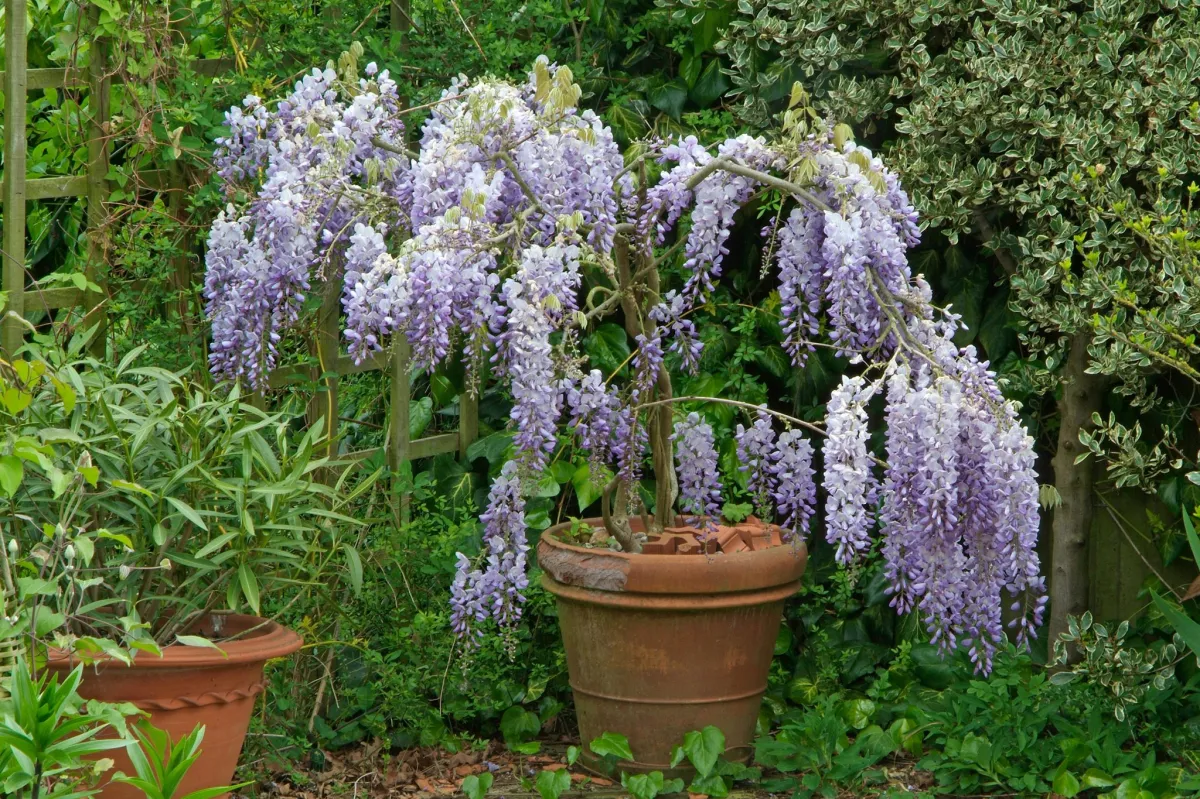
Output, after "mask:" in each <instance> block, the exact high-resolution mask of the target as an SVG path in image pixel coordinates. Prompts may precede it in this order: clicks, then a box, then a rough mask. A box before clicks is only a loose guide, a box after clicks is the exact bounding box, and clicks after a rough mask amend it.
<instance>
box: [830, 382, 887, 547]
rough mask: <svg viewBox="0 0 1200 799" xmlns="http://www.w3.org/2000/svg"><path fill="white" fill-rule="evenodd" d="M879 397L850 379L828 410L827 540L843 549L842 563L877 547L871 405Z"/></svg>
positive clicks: (872, 389) (842, 385)
mask: <svg viewBox="0 0 1200 799" xmlns="http://www.w3.org/2000/svg"><path fill="white" fill-rule="evenodd" d="M874 393H875V389H874V387H873V386H871V385H868V384H867V383H866V381H865V380H863V378H861V377H849V376H846V377H843V378H842V382H841V385H839V386H838V387H837V388H836V389H834V390H833V394H831V395H830V397H829V402H828V403H826V406H825V408H826V417H825V430H826V433H827V434H828V437H827V438H826V439H825V449H824V457H825V479H824V485H825V491H826V493H827V494H828V499H827V500H826V502H825V537H826V538H827V539H828V540H829V543H831V544H834V545H836V546H837V560H838V562H839V563H849V562H850V561H851V560H852V559H854V557H855V556H856V555H858V554H860V553H863V552H865V551H866V550H867V549H868V547H870V544H871V522H872V520H871V512H870V508H871V506H873V505H874V504H875V501H876V498H877V497H876V480H875V475H874V473H873V472H872V462H871V455H870V453H869V452H868V450H867V442H868V439H869V438H870V433H869V431H868V430H867V409H866V404H867V402H868V401H870V399H871V397H872V395H873V394H874Z"/></svg>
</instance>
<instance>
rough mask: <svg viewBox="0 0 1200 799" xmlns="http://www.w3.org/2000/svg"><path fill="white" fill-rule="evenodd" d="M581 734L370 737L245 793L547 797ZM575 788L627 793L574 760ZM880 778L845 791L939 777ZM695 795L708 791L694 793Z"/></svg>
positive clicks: (737, 798) (330, 797)
mask: <svg viewBox="0 0 1200 799" xmlns="http://www.w3.org/2000/svg"><path fill="white" fill-rule="evenodd" d="M572 744H574V745H578V742H577V741H571V740H568V739H561V740H555V741H543V742H542V751H541V752H540V753H539V754H536V755H529V756H525V755H519V754H514V753H513V752H511V751H509V750H508V748H507V747H505V746H504V744H503V743H500V742H492V743H490V744H488V745H487V747H485V748H484V749H480V750H475V751H461V752H448V751H446V750H444V749H440V748H435V747H417V748H413V749H404V750H401V751H399V752H389V751H388V749H387V747H386V745H385V742H383V741H380V740H376V741H374V742H372V743H369V744H363V745H361V746H358V747H354V748H351V749H346V750H342V751H338V752H327V753H325V754H324V758H323V759H324V763H323V768H320V769H315V768H311V767H305V766H304V765H303V764H297V765H291V766H289V767H277V768H273V769H270V768H266V767H262V768H260V770H259V779H258V780H257V783H256V785H255V786H254V788H247V789H243V791H242V792H239V796H242V797H247V798H248V797H255V796H256V797H259V798H260V799H266V798H267V797H271V798H273V797H287V799H346V798H347V797H348V798H349V799H383V798H384V797H404V799H442V798H443V797H451V796H459V797H461V796H462V795H463V794H462V783H463V780H464V779H466V778H467V777H469V776H471V775H473V774H482V773H484V772H490V773H491V774H492V776H493V778H494V782H493V784H492V788H491V790H490V791H489V795H490V796H492V797H505V799H540V797H539V795H538V794H537V792H536V791H534V790H533V780H534V779H536V777H537V775H538V773H539V772H540V771H543V770H551V771H553V770H558V769H566V768H568V766H567V764H566V757H567V755H566V753H567V747H568V746H570V745H572ZM570 771H571V790H570V791H569V792H567V793H565V794H563V796H564V797H566V799H572V798H573V797H586V799H604V798H605V797H618V796H627V795H628V792H627V791H625V790H624V789H623V788H622V787H621V785H620V783H618V782H614V781H613V780H608V779H604V778H602V777H599V776H596V775H594V774H590V773H588V772H586V771H584V770H583V769H582V768H581V767H580V766H579V765H578V764H576V766H574V767H571V768H570ZM880 776H881V777H882V779H881V780H879V782H878V784H873V785H871V786H870V787H869V788H867V789H865V790H864V789H862V788H860V789H859V790H857V791H847V792H845V793H844V794H843V796H844V797H847V798H848V797H852V796H853V797H864V796H877V795H879V794H882V793H885V792H890V793H893V794H896V793H903V792H910V791H911V792H915V791H921V790H926V789H928V788H929V787H930V786H931V783H932V780H931V778H930V775H929V774H928V773H926V772H922V771H918V770H916V769H915V768H914V766H913V763H912V762H911V761H895V762H893V763H891V764H890V765H885V766H884V767H883V768H882V769H881V770H880ZM774 795H775V794H771V793H768V792H767V791H764V790H760V789H756V788H754V786H741V785H739V786H737V787H736V788H735V789H734V790H733V791H732V792H730V795H729V799H768V798H769V797H772V796H774ZM688 799H706V797H704V796H703V795H699V794H689V795H688Z"/></svg>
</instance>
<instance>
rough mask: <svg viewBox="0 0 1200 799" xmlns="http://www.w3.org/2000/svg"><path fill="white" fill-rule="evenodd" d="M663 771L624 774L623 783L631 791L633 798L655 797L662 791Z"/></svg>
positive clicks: (647, 798)
mask: <svg viewBox="0 0 1200 799" xmlns="http://www.w3.org/2000/svg"><path fill="white" fill-rule="evenodd" d="M663 783H664V780H663V773H662V772H661V771H651V772H650V773H649V774H629V775H622V777H621V785H623V786H625V789H626V790H627V791H629V795H630V796H632V797H633V799H654V797H656V796H658V795H659V793H661V792H662V789H663Z"/></svg>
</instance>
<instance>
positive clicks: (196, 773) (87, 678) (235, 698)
mask: <svg viewBox="0 0 1200 799" xmlns="http://www.w3.org/2000/svg"><path fill="white" fill-rule="evenodd" d="M221 620H222V622H223V624H222V631H221V635H223V636H233V635H236V634H238V633H240V632H244V631H246V630H250V629H252V628H255V627H257V628H258V629H257V630H255V631H254V632H251V633H249V634H247V635H246V636H245V637H244V638H239V639H237V640H234V641H228V642H225V643H221V644H219V646H220V647H221V650H222V651H223V652H224V654H222V653H221V652H217V651H216V650H213V649H205V648H197V647H191V646H181V645H178V644H176V645H172V646H168V647H164V648H163V654H162V657H161V658H159V657H155V656H154V655H151V654H147V653H145V652H138V653H137V654H136V656H135V657H134V660H133V665H132V666H126V665H125V664H124V663H121V662H120V661H116V660H113V659H111V658H106V659H103V660H101V661H99V662H98V663H97V664H96V665H95V666H86V667H85V668H84V676H83V682H82V683H81V684H80V686H79V693H80V695H81V696H83V697H84V698H85V699H98V700H101V701H104V702H129V703H132V704H134V705H136V706H137V707H138V708H140V709H141V710H144V711H147V712H148V713H149V714H150V721H151V723H152V724H154V726H156V727H158V728H160V729H163V730H166V731H167V732H168V733H170V735H171V738H172V740H179V738H181V737H183V736H184V735H186V734H188V733H189V732H191V731H192V730H193V729H194V728H195V727H196V725H197V724H203V725H204V727H205V730H204V740H203V741H202V742H201V744H200V748H201V754H200V758H199V759H198V760H197V761H196V762H195V763H194V764H193V765H192V768H191V769H190V770H189V771H188V773H187V776H186V777H185V778H184V780H183V782H182V783H181V784H180V786H179V790H178V792H177V794H176V795H178V796H183V795H185V794H188V793H190V792H192V791H196V790H199V789H201V788H212V787H215V786H218V785H229V784H231V783H232V782H233V772H234V769H236V768H237V763H238V758H239V757H240V756H241V753H242V743H243V741H244V740H245V738H246V730H247V729H248V728H249V726H250V715H251V713H252V712H253V710H254V700H255V698H256V697H257V696H258V695H259V694H260V693H262V691H263V686H264V683H263V666H264V664H266V662H267V661H268V660H271V659H273V658H280V657H285V656H287V655H290V654H292V653H293V652H295V651H296V650H297V649H299V648H300V646H301V643H302V642H301V640H300V636H298V635H296V634H295V633H294V632H292V631H291V630H289V629H288V628H286V627H283V626H281V625H279V624H276V623H275V622H273V621H266V620H264V619H260V618H257V617H255V616H241V615H229V616H222V617H221ZM260 625H261V626H260ZM199 632H203V631H199ZM214 637H215V636H214ZM77 663H78V661H73V660H72V659H70V658H68V657H65V656H60V657H57V658H56V657H54V653H51V658H50V660H49V661H48V662H47V664H46V665H47V667H48V668H49V669H51V670H52V671H57V672H60V673H62V674H65V673H68V672H70V671H71V670H72V669H73V668H75V666H76V665H77ZM103 756H104V757H111V758H112V759H113V760H115V761H116V766H115V767H114V771H116V770H120V771H124V772H125V773H126V774H128V775H133V774H134V771H133V766H132V765H131V764H130V762H129V759H128V758H127V757H126V755H125V752H124V750H115V751H113V752H105V753H103ZM100 796H101V797H102V799H145V797H144V795H143V794H142V792H141V791H139V790H137V789H135V788H132V787H130V786H127V785H120V784H112V785H109V786H108V787H106V788H104V790H102V791H101V792H100ZM226 796H228V794H226Z"/></svg>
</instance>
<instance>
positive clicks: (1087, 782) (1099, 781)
mask: <svg viewBox="0 0 1200 799" xmlns="http://www.w3.org/2000/svg"><path fill="white" fill-rule="evenodd" d="M1116 784H1117V781H1116V780H1114V779H1113V778H1112V777H1110V776H1108V775H1107V774H1105V773H1104V772H1103V771H1101V770H1100V769H1098V768H1090V769H1088V770H1087V771H1085V772H1083V779H1082V780H1080V785H1081V786H1082V788H1083V789H1084V790H1088V789H1091V788H1111V787H1112V786H1114V785H1116Z"/></svg>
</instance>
